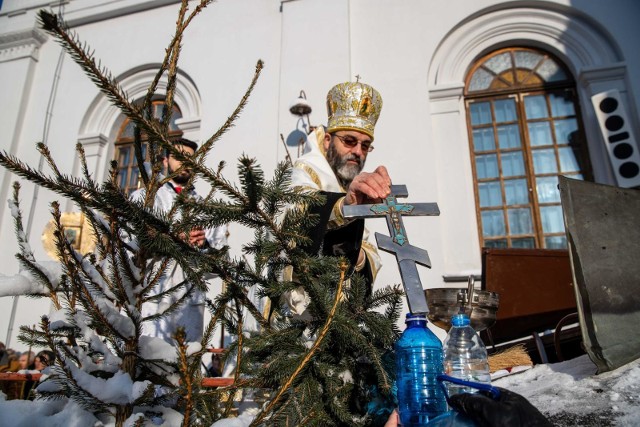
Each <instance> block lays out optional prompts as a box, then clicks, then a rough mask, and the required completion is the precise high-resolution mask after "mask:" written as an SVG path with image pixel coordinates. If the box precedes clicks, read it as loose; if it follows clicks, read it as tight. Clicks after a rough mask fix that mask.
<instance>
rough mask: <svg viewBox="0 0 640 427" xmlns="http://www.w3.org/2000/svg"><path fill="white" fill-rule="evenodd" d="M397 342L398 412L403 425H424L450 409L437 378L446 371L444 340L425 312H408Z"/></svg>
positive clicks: (407, 426) (417, 426)
mask: <svg viewBox="0 0 640 427" xmlns="http://www.w3.org/2000/svg"><path fill="white" fill-rule="evenodd" d="M405 323H406V325H407V327H406V329H405V331H404V332H403V333H402V336H401V337H400V339H399V340H398V341H397V342H396V345H395V350H396V385H397V387H398V412H399V413H400V423H401V424H402V426H403V427H422V426H426V425H427V423H428V422H429V421H430V420H432V419H433V418H435V417H437V416H438V415H440V414H443V413H445V412H446V411H447V402H446V400H445V397H444V393H443V392H442V389H441V388H440V387H439V385H438V381H437V379H436V377H437V376H438V374H440V373H442V372H443V365H442V343H441V342H440V340H439V339H438V337H436V335H435V334H434V333H433V332H431V331H430V330H429V328H427V317H426V315H425V314H424V313H414V314H412V313H408V314H407V318H406V321H405Z"/></svg>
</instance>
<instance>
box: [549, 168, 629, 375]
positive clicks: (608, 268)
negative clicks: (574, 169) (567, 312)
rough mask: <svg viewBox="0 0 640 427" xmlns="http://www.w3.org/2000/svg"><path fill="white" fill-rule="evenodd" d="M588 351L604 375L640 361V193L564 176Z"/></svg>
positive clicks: (565, 207)
mask: <svg viewBox="0 0 640 427" xmlns="http://www.w3.org/2000/svg"><path fill="white" fill-rule="evenodd" d="M560 195H561V200H562V207H563V210H564V219H565V225H566V230H567V239H568V243H569V250H570V255H571V264H572V269H573V275H574V284H575V289H576V300H577V304H578V314H579V316H580V326H581V329H582V338H583V341H584V345H585V350H586V351H587V353H588V354H589V357H590V358H591V360H592V361H593V362H594V363H595V364H596V365H597V367H598V372H599V373H600V372H606V371H610V370H613V369H616V368H618V367H620V366H622V365H624V364H626V363H628V362H631V361H633V360H635V359H637V358H639V357H640V191H638V190H634V189H624V188H618V187H611V186H607V185H602V184H594V183H590V182H584V181H579V180H574V179H568V178H565V177H560Z"/></svg>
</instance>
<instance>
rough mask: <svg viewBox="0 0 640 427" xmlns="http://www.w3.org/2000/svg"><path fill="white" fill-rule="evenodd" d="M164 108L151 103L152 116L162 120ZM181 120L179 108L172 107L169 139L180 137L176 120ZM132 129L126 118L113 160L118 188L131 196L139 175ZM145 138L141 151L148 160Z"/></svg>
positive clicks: (161, 101)
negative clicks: (115, 161) (115, 163)
mask: <svg viewBox="0 0 640 427" xmlns="http://www.w3.org/2000/svg"><path fill="white" fill-rule="evenodd" d="M163 108H164V101H163V100H157V101H153V116H154V117H155V118H157V119H158V120H161V119H162V109H163ZM180 118H182V113H181V112H180V108H178V106H176V105H175V104H174V105H173V111H172V112H171V120H170V122H169V137H170V138H171V139H175V138H179V137H180V136H182V131H181V130H180V129H179V128H178V126H177V125H176V120H177V119H180ZM134 127H135V123H133V122H132V121H131V120H130V119H129V118H127V119H126V120H125V121H124V122H123V123H122V125H121V126H120V130H119V131H118V136H117V138H116V143H115V145H116V147H115V148H116V149H115V159H116V160H117V161H118V184H119V185H120V188H122V189H123V191H124V192H125V193H126V194H131V193H132V192H133V191H135V190H136V189H137V188H138V186H139V183H138V181H139V179H140V173H139V171H138V164H137V162H136V157H135V152H134V148H133V141H134ZM146 149H147V143H146V136H145V135H144V134H143V135H142V150H143V153H144V156H145V158H146V159H147V160H148V157H147V156H148V154H147V152H146V151H147V150H146Z"/></svg>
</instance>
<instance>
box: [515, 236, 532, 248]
mask: <svg viewBox="0 0 640 427" xmlns="http://www.w3.org/2000/svg"><path fill="white" fill-rule="evenodd" d="M511 247H512V248H522V249H533V248H535V247H536V241H535V240H534V239H533V237H526V238H524V239H522V238H521V239H511Z"/></svg>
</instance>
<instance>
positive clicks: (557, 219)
mask: <svg viewBox="0 0 640 427" xmlns="http://www.w3.org/2000/svg"><path fill="white" fill-rule="evenodd" d="M540 216H541V218H542V230H543V231H544V232H545V233H561V232H563V231H564V222H563V220H562V207H561V206H560V205H555V206H542V207H540Z"/></svg>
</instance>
